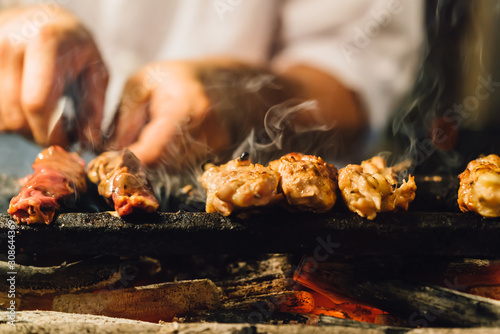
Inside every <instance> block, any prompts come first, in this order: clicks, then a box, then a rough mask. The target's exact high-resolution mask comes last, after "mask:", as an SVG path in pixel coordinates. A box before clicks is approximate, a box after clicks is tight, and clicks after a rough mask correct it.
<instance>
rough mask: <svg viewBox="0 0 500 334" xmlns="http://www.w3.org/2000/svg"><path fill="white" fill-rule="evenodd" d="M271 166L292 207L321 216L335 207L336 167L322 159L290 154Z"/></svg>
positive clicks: (273, 162) (275, 161) (271, 163)
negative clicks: (278, 175) (278, 177)
mask: <svg viewBox="0 0 500 334" xmlns="http://www.w3.org/2000/svg"><path fill="white" fill-rule="evenodd" d="M269 167H271V169H273V170H275V171H277V172H278V173H279V174H280V176H281V181H280V188H281V190H282V191H283V194H284V195H285V198H286V201H287V202H288V204H290V205H291V206H292V207H294V208H297V209H299V210H302V211H312V212H318V213H322V212H327V211H330V210H331V208H332V207H333V205H334V204H335V201H336V200H337V194H336V191H337V174H338V172H337V168H335V166H333V165H332V164H329V163H327V162H325V161H324V160H323V159H321V158H320V157H317V156H314V155H305V154H300V153H290V154H287V155H285V156H283V157H281V158H280V159H278V160H274V161H271V162H270V163H269Z"/></svg>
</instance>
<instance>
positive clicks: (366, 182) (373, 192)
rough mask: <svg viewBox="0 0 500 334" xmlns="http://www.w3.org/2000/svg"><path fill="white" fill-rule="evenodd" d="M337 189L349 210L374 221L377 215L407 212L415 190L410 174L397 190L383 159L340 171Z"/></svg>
mask: <svg viewBox="0 0 500 334" xmlns="http://www.w3.org/2000/svg"><path fill="white" fill-rule="evenodd" d="M339 188H340V190H341V193H342V197H343V198H344V201H345V203H346V204H347V206H348V208H349V210H351V211H352V212H356V213H357V214H358V215H360V216H361V217H367V218H368V219H374V218H375V216H376V215H377V212H386V211H394V210H396V209H402V210H408V204H409V203H410V202H411V201H413V199H414V198H415V191H416V190H417V186H416V184H415V180H414V178H413V176H411V175H410V176H409V179H408V181H403V184H402V185H401V186H400V187H399V188H398V183H397V181H396V179H395V177H394V171H393V169H392V168H390V167H387V164H386V161H385V159H384V158H382V157H373V158H371V159H369V160H366V161H363V162H362V163H361V166H360V165H347V166H346V167H344V168H342V169H340V171H339Z"/></svg>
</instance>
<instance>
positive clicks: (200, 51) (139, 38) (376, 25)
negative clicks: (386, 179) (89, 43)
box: [0, 0, 423, 134]
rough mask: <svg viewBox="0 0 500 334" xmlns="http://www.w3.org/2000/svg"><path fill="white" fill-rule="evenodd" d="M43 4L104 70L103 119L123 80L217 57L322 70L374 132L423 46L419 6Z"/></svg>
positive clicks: (395, 2) (90, 0)
mask: <svg viewBox="0 0 500 334" xmlns="http://www.w3.org/2000/svg"><path fill="white" fill-rule="evenodd" d="M39 2H40V1H37V0H0V6H2V5H3V6H6V5H9V4H19V3H21V4H33V3H39ZM44 2H45V3H48V4H49V5H50V4H59V5H62V6H64V7H66V8H67V9H69V10H70V11H71V12H73V13H74V14H75V15H76V16H77V17H79V18H80V19H81V21H82V22H83V23H84V24H85V25H86V26H87V28H88V29H89V30H90V31H91V32H92V34H93V36H94V38H95V40H96V42H97V45H98V47H99V48H100V51H101V53H102V56H103V58H104V61H105V63H106V65H107V66H108V68H109V71H110V84H109V87H108V91H107V96H106V105H105V111H106V114H107V115H108V117H107V118H108V120H109V117H110V115H111V114H112V111H114V110H115V109H116V106H117V103H118V101H119V97H120V94H121V90H122V88H123V84H124V83H125V81H126V79H127V78H128V77H129V76H130V75H131V74H132V73H133V72H134V71H135V70H137V69H138V68H140V67H141V66H143V65H145V64H146V63H148V62H150V61H154V60H168V59H189V58H199V57H204V56H212V55H224V56H231V57H235V58H237V59H240V60H243V61H246V62H249V63H253V64H259V65H271V66H272V67H274V69H276V70H278V71H283V70H285V69H286V68H287V67H289V66H292V65H294V64H298V63H302V64H304V63H305V64H308V65H312V66H315V67H317V68H319V69H322V70H324V71H326V72H328V73H331V74H332V75H334V76H335V77H336V78H337V79H339V80H340V81H341V82H343V83H344V84H345V85H346V86H347V87H349V88H351V89H352V90H353V91H355V92H356V93H357V94H358V96H359V98H360V99H361V102H362V104H363V106H364V108H365V109H366V110H367V111H368V114H369V121H370V125H371V129H372V134H376V133H378V132H379V131H380V130H381V129H382V128H383V127H384V125H385V124H386V122H387V119H388V116H389V113H390V112H391V111H392V109H393V108H394V107H395V106H396V105H397V103H398V101H399V100H400V99H401V97H402V96H403V95H404V94H405V92H407V91H408V90H409V88H410V87H411V86H412V84H413V80H414V77H415V74H416V72H417V69H418V65H419V61H420V52H419V50H420V46H421V43H422V39H423V2H422V1H421V0H348V1H346V0H143V1H138V0H48V1H44ZM28 19H29V18H28Z"/></svg>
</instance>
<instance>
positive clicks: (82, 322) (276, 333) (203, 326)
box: [0, 311, 500, 334]
mask: <svg viewBox="0 0 500 334" xmlns="http://www.w3.org/2000/svg"><path fill="white" fill-rule="evenodd" d="M8 316H9V312H0V332H2V333H4V334H31V333H47V334H52V333H54V334H55V333H90V334H94V333H96V334H97V333H112V334H132V333H144V334H160V333H161V334H179V333H185V334H187V333H203V334H220V333H241V334H243V333H249V334H250V333H259V334H282V333H287V334H299V333H300V334H339V333H343V334H367V333H369V334H387V333H390V332H387V331H385V330H382V329H368V330H367V329H364V328H352V327H347V326H340V325H339V326H321V327H319V326H318V327H316V326H308V325H292V324H290V325H264V324H251V323H239V324H238V323H228V324H221V323H162V324H153V323H150V322H143V321H135V320H127V319H117V318H109V317H104V316H95V315H88V314H69V313H62V312H50V311H24V312H19V313H18V314H17V319H16V321H14V325H13V326H12V325H10V324H9V323H8V321H9V317H8ZM409 333H410V334H413V333H414V334H498V333H500V329H498V328H472V329H467V330H464V329H460V328H456V329H450V328H419V329H415V330H413V331H410V332H409Z"/></svg>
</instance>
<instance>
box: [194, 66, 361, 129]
mask: <svg viewBox="0 0 500 334" xmlns="http://www.w3.org/2000/svg"><path fill="white" fill-rule="evenodd" d="M199 64H200V66H201V68H203V69H204V70H205V71H206V73H211V74H212V75H213V73H219V74H220V73H221V72H225V73H232V78H233V79H232V80H234V81H235V82H225V84H229V85H231V86H232V87H233V88H234V87H235V86H237V85H240V86H247V87H246V88H249V87H248V86H249V85H251V84H253V86H254V87H253V88H255V85H260V87H258V90H259V94H260V96H259V98H260V97H262V96H265V97H266V99H265V102H267V103H268V105H265V106H261V107H264V109H266V110H267V109H268V108H270V107H272V106H273V105H274V104H278V103H281V102H284V101H285V100H287V99H297V100H299V101H305V100H314V101H316V102H317V108H315V109H310V110H304V111H303V112H301V113H300V112H299V113H297V114H296V115H294V122H296V123H297V124H300V125H301V126H309V127H314V128H317V127H318V126H321V127H323V128H325V127H326V128H329V129H336V130H340V131H346V132H349V133H358V134H359V133H360V132H361V131H363V130H364V129H365V128H366V126H367V115H366V113H365V111H364V110H363V109H362V107H361V105H360V103H359V101H358V98H357V96H356V94H355V93H354V92H353V91H352V90H350V89H348V88H347V87H345V86H344V85H343V84H342V83H341V82H340V81H338V80H337V79H336V78H335V77H333V76H331V75H330V74H327V73H325V72H323V71H321V70H318V69H316V68H313V67H310V66H307V65H297V66H294V67H291V68H289V69H288V70H287V71H286V72H284V73H281V74H279V75H277V74H273V73H272V72H271V71H267V70H265V69H263V68H258V67H255V66H251V65H248V64H245V63H242V62H239V61H235V60H231V59H223V58H217V59H209V60H206V61H202V62H200V63H199ZM216 76H217V75H216ZM227 78H228V77H227V76H226V79H227ZM212 80H213V77H212ZM250 81H252V82H250ZM219 84H220V82H219ZM266 85H269V87H266ZM221 86H223V85H221ZM254 98H255V96H254ZM259 117H261V118H262V117H263V115H260V116H259ZM255 121H257V122H258V119H256V120H255Z"/></svg>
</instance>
